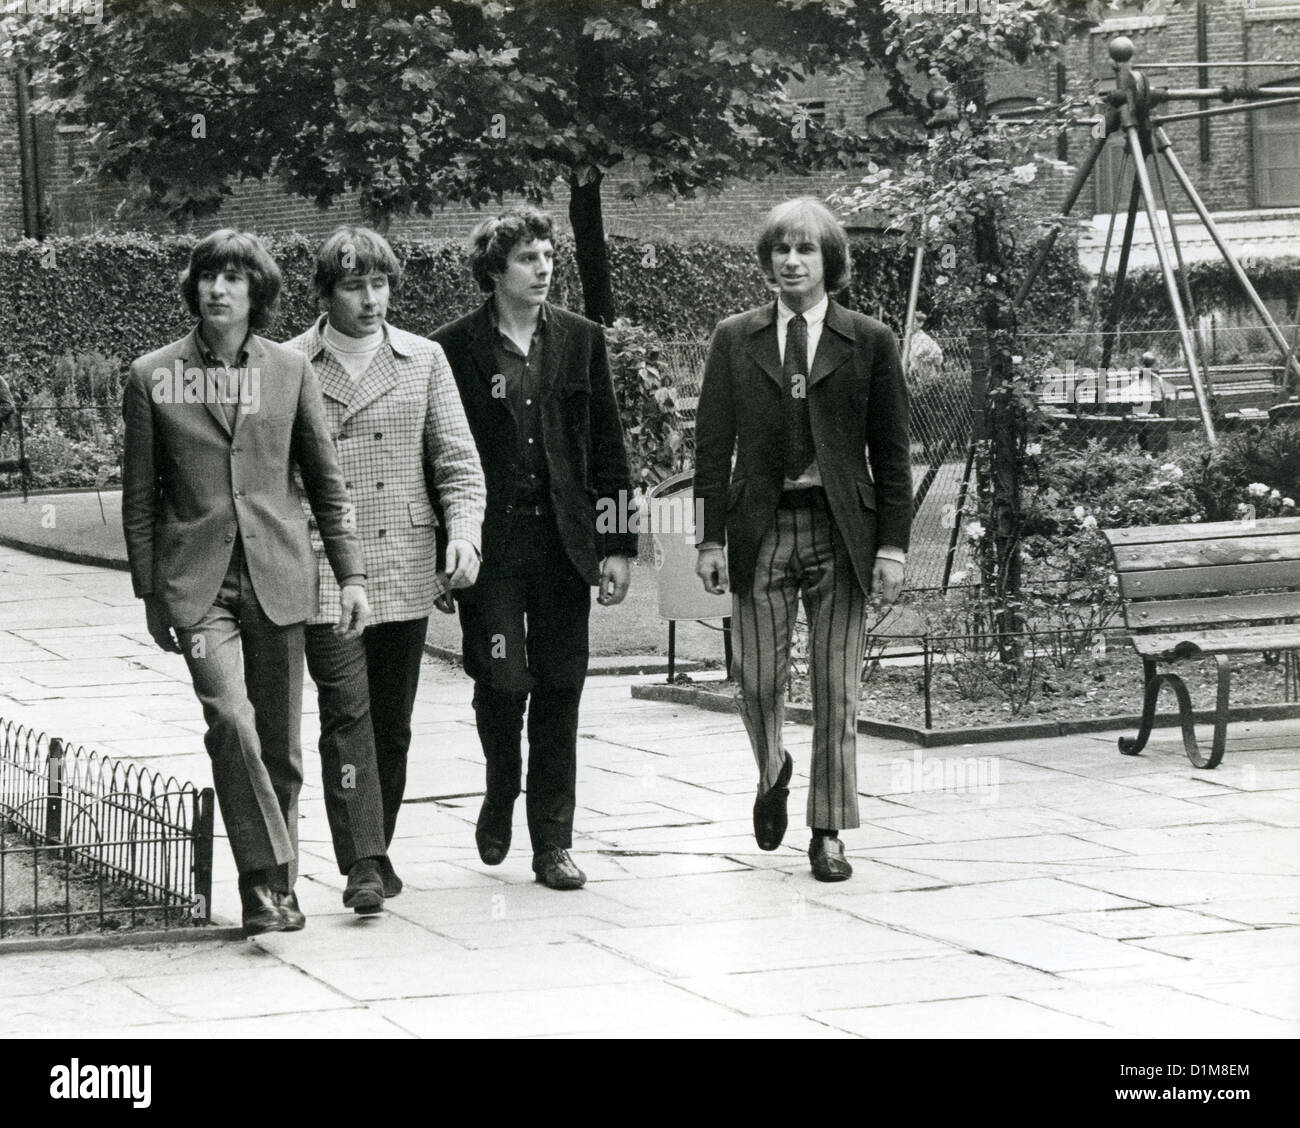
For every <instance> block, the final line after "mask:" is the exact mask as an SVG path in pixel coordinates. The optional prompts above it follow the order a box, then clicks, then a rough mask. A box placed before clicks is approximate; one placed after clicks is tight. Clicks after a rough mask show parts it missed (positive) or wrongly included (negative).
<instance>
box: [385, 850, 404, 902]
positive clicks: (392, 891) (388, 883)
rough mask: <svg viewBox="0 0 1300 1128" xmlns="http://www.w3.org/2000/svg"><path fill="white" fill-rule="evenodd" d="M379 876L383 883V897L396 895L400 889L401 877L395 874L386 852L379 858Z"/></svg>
mask: <svg viewBox="0 0 1300 1128" xmlns="http://www.w3.org/2000/svg"><path fill="white" fill-rule="evenodd" d="M379 877H380V879H381V880H382V881H383V883H384V896H385V897H396V896H397V895H398V894H399V893H400V892H401V891H402V879H401V878H400V877H398V876H397V871H396V870H395V869H393V863H392V862H390V861H389V860H388V855H387V854H385V855H384V856H383V857H382V858H380V859H379Z"/></svg>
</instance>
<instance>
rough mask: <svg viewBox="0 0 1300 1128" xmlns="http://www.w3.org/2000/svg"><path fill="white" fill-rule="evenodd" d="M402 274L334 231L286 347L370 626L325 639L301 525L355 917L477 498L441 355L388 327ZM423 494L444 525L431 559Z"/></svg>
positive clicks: (465, 430)
mask: <svg viewBox="0 0 1300 1128" xmlns="http://www.w3.org/2000/svg"><path fill="white" fill-rule="evenodd" d="M401 273H402V272H401V267H400V266H399V264H398V261H397V257H396V255H394V254H393V250H392V248H391V247H390V246H389V245H388V242H387V240H385V239H384V237H383V236H382V235H380V234H379V233H378V232H376V231H372V230H370V229H369V228H366V227H351V226H347V227H340V228H338V229H337V230H336V231H334V233H333V234H331V235H330V236H329V238H328V239H326V240H325V242H324V243H322V244H321V246H320V248H319V250H318V251H317V252H316V279H315V284H316V295H317V298H318V300H319V301H320V303H321V306H322V307H323V308H324V310H325V312H324V314H323V315H322V316H321V317H320V319H319V320H318V321H317V322H316V324H314V325H313V326H312V327H311V328H310V329H308V330H307V331H306V332H305V333H303V334H302V335H301V336H298V337H295V338H294V339H293V340H292V341H290V342H289V347H290V348H293V349H297V350H298V351H300V352H302V353H304V354H305V355H306V356H307V358H308V359H309V360H310V361H311V363H312V367H313V368H314V369H315V371H316V373H317V374H318V375H319V377H320V384H321V390H322V391H323V392H324V395H325V415H326V418H327V420H328V423H329V429H330V433H331V435H332V436H333V438H334V441H335V443H336V445H337V447H338V452H339V459H340V461H341V463H342V466H343V474H344V477H345V479H346V485H347V487H348V490H349V491H350V492H351V495H352V498H353V501H354V503H355V505H356V515H357V533H358V535H359V536H360V538H361V544H362V547H363V549H364V551H365V556H366V565H367V584H366V588H367V594H368V595H369V598H370V608H371V614H370V623H369V625H368V626H367V627H366V630H365V634H364V635H363V637H362V638H360V639H355V638H339V637H338V636H337V635H335V634H334V633H333V632H332V631H331V629H330V626H329V624H330V620H331V609H332V607H333V605H334V599H335V587H334V582H333V576H332V574H331V570H330V566H329V559H328V555H327V553H326V551H325V544H324V542H323V540H322V538H321V536H320V530H319V529H318V528H317V527H316V526H315V523H314V522H311V521H310V520H309V522H308V524H309V527H310V529H311V540H312V547H313V548H314V549H315V550H316V566H317V568H318V570H319V572H320V590H321V599H320V606H319V608H318V610H317V611H316V612H315V613H314V614H313V615H312V617H311V618H310V619H309V621H308V626H307V668H308V670H309V671H310V673H311V676H312V679H313V680H314V681H315V682H316V688H317V692H318V695H319V700H320V717H321V735H320V753H321V774H322V779H323V781H324V786H325V812H326V815H327V817H328V819H329V825H330V832H331V835H332V837H333V841H334V854H335V859H336V860H337V862H338V866H339V872H340V873H341V874H347V876H348V881H347V886H346V888H345V889H344V891H343V904H344V905H345V906H346V907H348V908H351V909H352V910H353V911H354V912H357V913H361V914H368V913H375V912H378V911H379V910H380V909H381V908H382V907H383V901H384V898H385V897H386V896H388V897H393V896H396V895H397V894H398V893H400V892H401V889H402V881H401V879H400V878H399V877H398V876H397V873H396V871H395V870H394V869H393V865H392V863H391V861H390V860H389V857H388V849H389V847H390V846H391V845H392V841H393V835H394V832H395V830H396V827H397V814H398V811H399V810H400V808H401V805H402V796H403V794H404V793H405V790H406V764H407V754H408V751H409V749H410V745H411V712H412V710H413V708H414V706H415V692H416V689H417V687H418V685H419V680H420V661H421V659H422V658H423V656H424V640H425V636H426V635H427V633H428V627H429V611H430V609H431V608H432V607H433V605H434V601H435V600H436V599H438V598H439V597H440V596H442V595H443V593H444V592H446V591H447V590H448V589H451V588H460V587H466V586H468V585H469V584H472V583H473V582H474V580H475V578H476V577H477V575H478V568H479V535H480V530H481V527H482V524H483V507H484V504H485V501H486V491H485V487H484V485H483V469H482V466H481V465H480V463H479V457H478V451H477V449H476V448H475V446H474V436H473V435H472V434H471V433H470V429H469V424H468V423H467V422H466V421H465V412H464V409H463V408H462V407H461V403H460V394H459V392H457V390H456V381H455V379H454V378H453V377H452V374H451V368H450V367H449V366H448V364H447V358H446V356H445V355H444V354H443V351H442V349H441V348H440V347H439V346H438V345H435V344H434V343H433V342H432V341H428V340H425V338H423V337H417V336H416V335H415V334H414V333H407V332H404V331H403V330H401V329H398V328H397V327H396V326H394V325H389V324H388V323H387V320H386V316H387V312H388V300H389V296H390V294H391V293H392V292H393V291H395V290H396V289H397V287H398V285H399V283H400V281H401ZM426 471H427V473H426ZM430 489H432V490H434V491H436V493H437V495H438V497H437V499H436V500H437V502H438V503H439V505H438V508H441V510H442V513H441V517H442V520H443V524H444V525H445V529H446V536H447V545H446V548H445V550H444V551H443V552H441V553H440V552H439V551H438V545H437V536H436V532H437V529H436V527H435V526H436V523H437V520H438V518H437V516H436V515H435V499H434V498H432V497H431V496H430V493H429V491H430Z"/></svg>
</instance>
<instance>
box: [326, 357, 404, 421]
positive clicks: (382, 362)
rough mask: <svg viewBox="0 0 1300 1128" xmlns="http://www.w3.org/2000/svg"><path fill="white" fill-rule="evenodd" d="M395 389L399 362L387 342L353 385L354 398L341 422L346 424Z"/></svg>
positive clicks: (350, 400) (351, 399)
mask: <svg viewBox="0 0 1300 1128" xmlns="http://www.w3.org/2000/svg"><path fill="white" fill-rule="evenodd" d="M395 387H397V361H396V359H395V358H394V356H393V350H392V349H391V348H389V347H388V342H387V341H385V342H384V343H383V344H381V345H380V346H379V351H378V352H377V353H375V356H374V359H373V360H372V361H371V362H370V367H369V368H367V369H366V370H365V372H363V373H362V374H361V379H360V380H358V381H357V382H356V383H355V384H354V385H353V387H352V396H351V398H350V399H349V400H348V406H347V408H346V409H345V410H344V412H343V418H342V419H341V420H339V422H340V423H346V422H347V421H348V420H349V419H351V418H352V417H353V416H354V415H356V414H357V413H358V412H359V411H362V410H364V409H365V408H367V407H369V406H370V404H372V403H374V402H375V400H377V399H378V398H379V397H380V396H382V395H383V394H384V393H385V392H391V391H392V390H393V389H394V388H395Z"/></svg>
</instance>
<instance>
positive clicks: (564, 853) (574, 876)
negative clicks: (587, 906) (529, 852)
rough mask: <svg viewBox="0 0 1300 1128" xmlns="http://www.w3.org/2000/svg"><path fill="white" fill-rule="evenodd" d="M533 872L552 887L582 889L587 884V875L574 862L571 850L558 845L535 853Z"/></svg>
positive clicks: (543, 882) (544, 883) (538, 878)
mask: <svg viewBox="0 0 1300 1128" xmlns="http://www.w3.org/2000/svg"><path fill="white" fill-rule="evenodd" d="M533 873H534V874H535V875H536V879H537V880H538V881H540V882H541V883H542V884H543V885H546V886H548V887H549V888H551V889H581V888H582V887H583V886H584V885H586V884H587V875H586V874H585V873H583V872H582V870H580V869H579V868H578V867H577V866H575V865H574V864H573V859H572V858H570V857H569V851H568V850H562V849H560V847H558V846H552V847H550V848H549V849H546V850H542V851H540V852H539V853H536V854H534V855H533Z"/></svg>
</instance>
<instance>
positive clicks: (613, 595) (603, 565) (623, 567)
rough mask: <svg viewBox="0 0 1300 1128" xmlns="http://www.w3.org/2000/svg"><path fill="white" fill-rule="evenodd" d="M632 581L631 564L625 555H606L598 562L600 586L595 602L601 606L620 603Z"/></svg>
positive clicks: (611, 605)
mask: <svg viewBox="0 0 1300 1128" xmlns="http://www.w3.org/2000/svg"><path fill="white" fill-rule="evenodd" d="M631 582H632V564H631V562H630V561H629V560H628V558H627V557H626V556H606V557H605V559H604V560H602V561H601V562H600V587H599V588H598V589H597V591H598V594H597V596H596V602H597V603H599V604H600V605H601V606H602V607H613V606H614V605H615V604H616V603H622V602H623V598H624V596H626V595H627V589H628V585H629V584H630V583H631Z"/></svg>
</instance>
